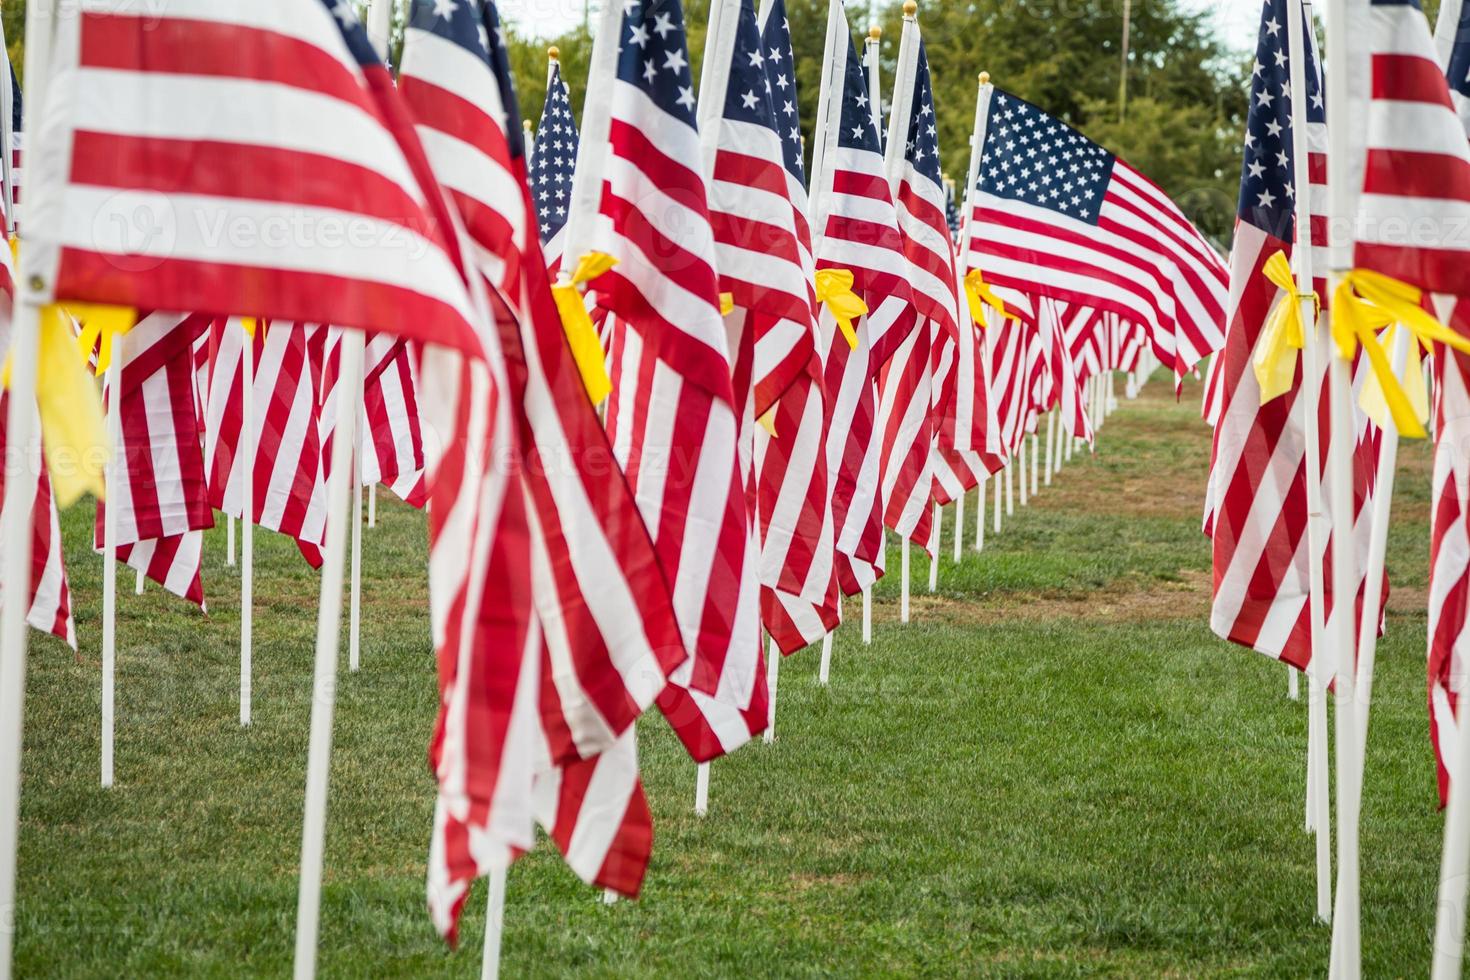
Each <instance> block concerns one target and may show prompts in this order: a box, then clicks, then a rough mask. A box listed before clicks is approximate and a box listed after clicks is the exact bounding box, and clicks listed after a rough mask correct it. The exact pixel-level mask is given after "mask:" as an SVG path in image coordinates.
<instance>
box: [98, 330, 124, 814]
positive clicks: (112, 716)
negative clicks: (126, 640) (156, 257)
mask: <svg viewBox="0 0 1470 980" xmlns="http://www.w3.org/2000/svg"><path fill="white" fill-rule="evenodd" d="M110 343H111V348H110V354H111V363H110V364H109V365H108V367H107V442H108V444H109V445H110V446H111V447H112V458H111V459H109V460H108V461H107V469H106V473H107V487H108V489H109V490H111V489H112V488H114V487H116V486H118V475H117V470H118V467H119V466H120V465H121V463H122V458H123V456H122V452H121V445H122V416H121V414H120V411H121V409H120V407H119V406H120V405H121V397H122V358H123V355H122V351H120V350H118V349H117V338H116V337H115V336H114V337H113V338H112V340H111V342H110ZM117 510H118V509H117V508H116V507H108V508H107V509H106V510H105V511H104V513H103V518H102V562H103V567H102V788H103V789H108V788H110V787H111V786H112V781H113V766H112V759H113V755H112V753H113V733H114V728H115V725H116V718H117V713H116V687H117Z"/></svg>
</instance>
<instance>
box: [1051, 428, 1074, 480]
mask: <svg viewBox="0 0 1470 980" xmlns="http://www.w3.org/2000/svg"><path fill="white" fill-rule="evenodd" d="M1071 441H1072V439H1071V437H1070V436H1068V435H1067V427H1066V425H1065V423H1063V422H1062V420H1061V419H1060V418H1058V419H1057V454H1056V459H1054V460H1053V461H1052V466H1051V469H1052V472H1053V473H1058V474H1059V473H1061V472H1062V454H1063V453H1064V452H1065V451H1066V449H1067V446H1066V444H1067V443H1070V442H1071Z"/></svg>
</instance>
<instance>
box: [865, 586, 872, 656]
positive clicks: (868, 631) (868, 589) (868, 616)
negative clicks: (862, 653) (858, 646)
mask: <svg viewBox="0 0 1470 980" xmlns="http://www.w3.org/2000/svg"><path fill="white" fill-rule="evenodd" d="M872 644H873V587H872V586H871V585H865V586H863V646H872Z"/></svg>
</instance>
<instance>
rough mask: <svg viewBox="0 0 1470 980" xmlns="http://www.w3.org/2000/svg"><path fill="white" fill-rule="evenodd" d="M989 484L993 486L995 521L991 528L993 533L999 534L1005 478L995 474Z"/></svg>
mask: <svg viewBox="0 0 1470 980" xmlns="http://www.w3.org/2000/svg"><path fill="white" fill-rule="evenodd" d="M991 482H992V483H994V484H995V520H994V522H993V524H992V526H993V528H994V530H995V533H996V534H999V533H1000V509H1001V497H1002V496H1004V491H1005V482H1006V481H1005V477H1003V476H1002V475H1001V474H1000V473H996V474H995V475H994V476H993V477H992V478H991Z"/></svg>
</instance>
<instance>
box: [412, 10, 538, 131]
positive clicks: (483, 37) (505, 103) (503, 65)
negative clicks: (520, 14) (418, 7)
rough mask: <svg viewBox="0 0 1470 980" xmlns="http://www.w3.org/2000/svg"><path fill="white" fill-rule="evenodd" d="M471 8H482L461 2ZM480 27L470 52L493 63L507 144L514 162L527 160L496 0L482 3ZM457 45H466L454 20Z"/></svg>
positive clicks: (517, 102)
mask: <svg viewBox="0 0 1470 980" xmlns="http://www.w3.org/2000/svg"><path fill="white" fill-rule="evenodd" d="M434 2H435V3H438V4H445V3H448V2H450V0H434ZM459 2H460V3H466V4H469V5H470V6H481V2H482V0H459ZM479 15H480V27H479V29H478V30H477V31H476V32H475V40H474V44H475V46H476V47H474V48H470V49H469V50H471V51H477V50H478V51H480V52H484V54H485V56H486V58H487V60H488V61H489V62H490V68H491V70H492V71H493V72H494V73H495V83H496V85H497V86H498V87H499V89H500V104H501V106H502V107H503V113H502V115H503V118H502V119H501V120H500V126H501V128H502V129H504V130H505V142H506V144H507V145H508V146H509V148H510V158H511V159H512V160H523V159H524V158H525V156H526V133H525V130H523V129H522V128H521V103H520V100H519V99H517V98H516V83H515V81H514V79H513V76H512V75H511V72H510V50H509V49H508V48H507V47H506V45H505V30H504V29H503V28H502V27H501V25H500V11H499V10H497V9H496V7H495V0H483V8H482V9H481V10H480V12H479ZM454 25H455V41H456V43H458V44H459V45H460V46H461V47H464V46H465V45H466V42H465V41H464V40H461V31H460V27H459V21H458V19H457V18H456V19H454Z"/></svg>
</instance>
